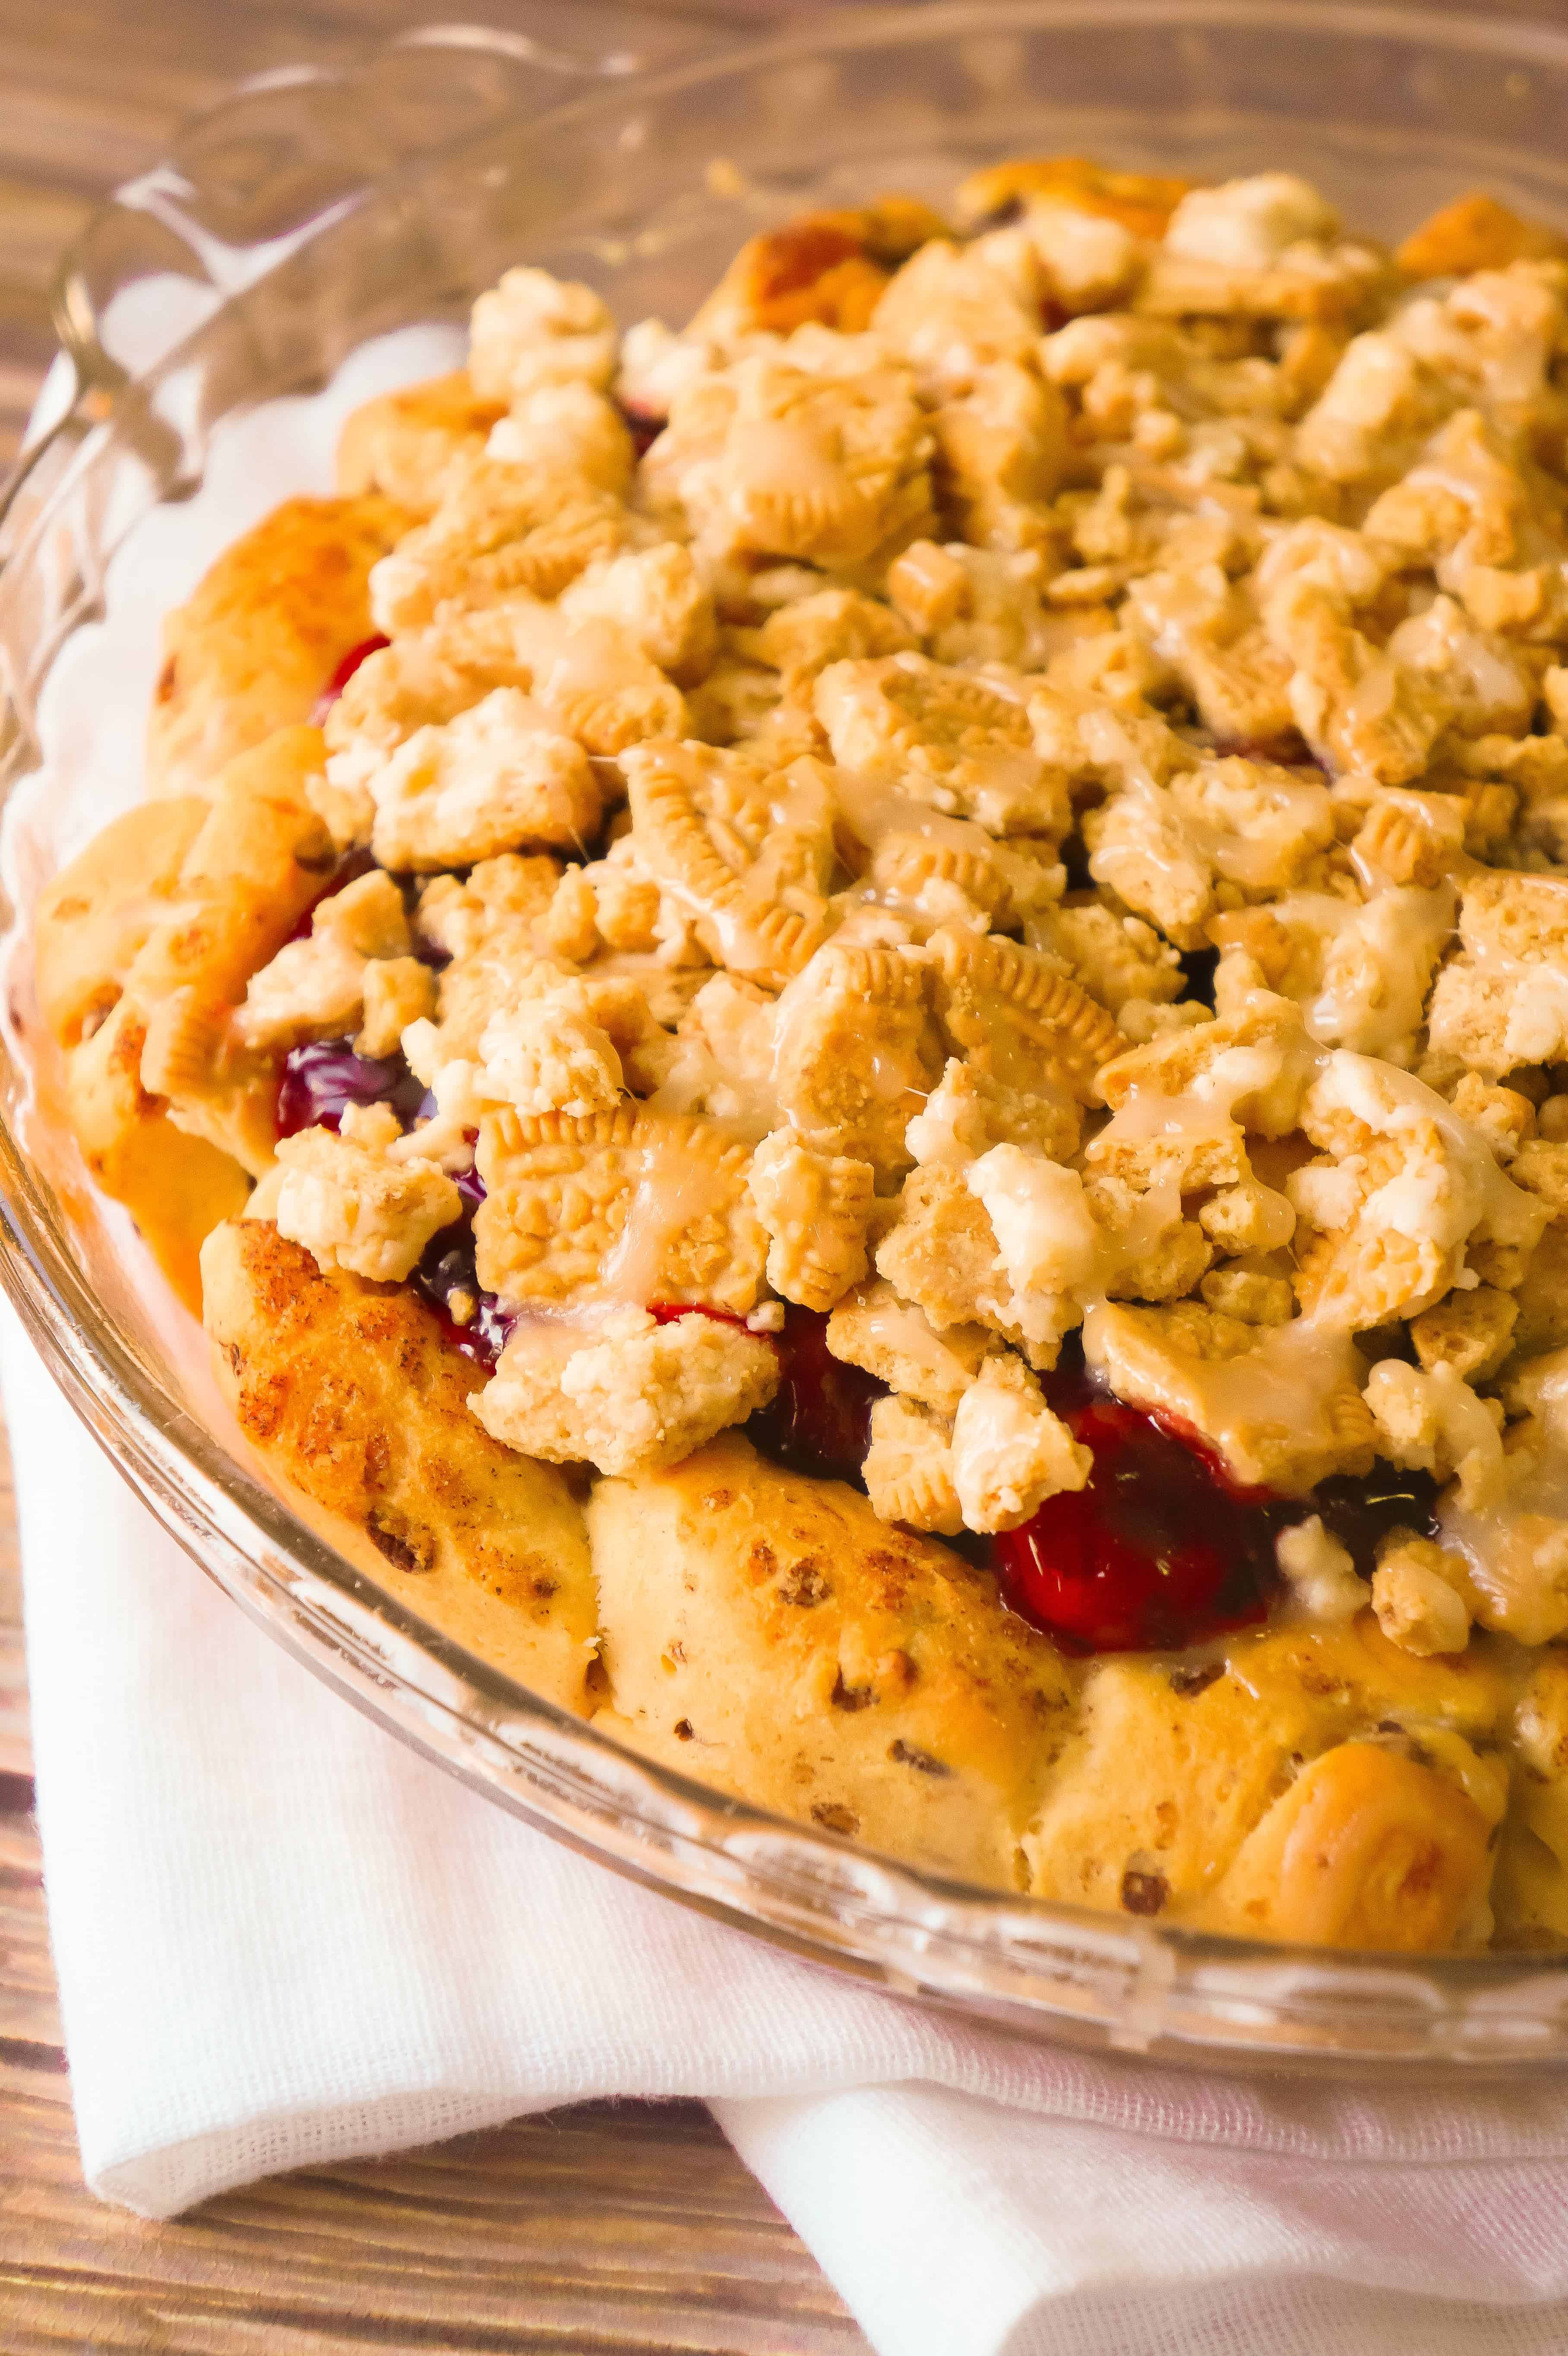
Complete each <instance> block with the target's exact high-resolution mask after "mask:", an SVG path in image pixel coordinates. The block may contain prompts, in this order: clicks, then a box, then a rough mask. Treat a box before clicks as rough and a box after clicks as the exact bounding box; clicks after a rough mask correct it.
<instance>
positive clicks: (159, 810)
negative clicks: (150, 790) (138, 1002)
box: [33, 794, 208, 1048]
mask: <svg viewBox="0 0 1568 2356" xmlns="http://www.w3.org/2000/svg"><path fill="white" fill-rule="evenodd" d="M207 815H208V803H207V802H206V801H205V800H204V799H203V798H202V797H201V796H200V795H199V794H180V795H176V796H171V797H170V798H167V799H166V800H163V801H155V802H142V803H140V804H139V805H138V806H137V808H136V809H130V810H127V811H126V812H125V814H124V816H123V818H117V819H115V820H114V821H113V823H112V825H110V826H106V827H105V828H104V830H103V831H102V833H101V834H95V835H94V836H93V838H92V841H91V842H90V843H88V844H87V846H86V848H85V849H84V850H82V851H79V852H78V853H77V855H76V857H75V858H74V859H73V860H72V861H71V862H70V863H69V866H66V867H62V868H61V870H60V872H59V874H58V875H57V876H56V877H55V878H54V880H53V882H52V883H50V884H49V885H48V888H47V889H46V890H45V892H44V893H43V894H42V896H41V897H40V899H39V901H38V908H37V916H36V917H35V919H34V950H33V960H34V961H33V980H34V987H35V989H36V990H37V999H38V1012H39V1013H40V1014H41V1015H42V1016H43V1019H44V1022H45V1024H46V1026H47V1027H48V1030H49V1031H50V1033H52V1034H53V1036H54V1037H55V1038H56V1039H57V1040H58V1041H59V1044H60V1045H61V1046H62V1047H66V1048H69V1047H75V1046H77V1045H79V1044H80V1042H81V1041H82V1040H83V1039H84V1038H90V1037H91V1034H92V1033H93V1032H94V1031H95V1030H97V1029H98V1027H99V1025H100V1024H101V1023H102V1022H103V1020H104V1019H105V1017H106V1016H107V1015H109V1014H111V1013H112V1012H113V1010H114V1007H115V1005H116V1003H117V1002H118V1001H119V998H120V995H121V992H122V991H123V989H124V987H125V982H126V978H127V976H128V975H129V973H130V971H131V969H132V966H133V964H134V962H135V959H136V957H137V954H138V952H139V951H140V950H141V948H142V947H143V944H144V942H145V940H146V938H147V936H148V934H149V933H150V932H151V931H152V929H153V927H154V926H155V925H156V924H159V923H161V922H162V921H163V919H164V918H165V916H168V915H170V913H171V912H172V909H173V905H174V902H175V897H176V893H177V891H178V888H179V879H180V870H181V868H182V867H183V865H184V863H185V858H186V853H187V851H189V849H190V847H191V844H192V843H193V842H194V841H195V840H196V838H197V834H198V833H199V832H200V830H201V828H202V825H203V823H204V822H205V820H206V818H207Z"/></svg>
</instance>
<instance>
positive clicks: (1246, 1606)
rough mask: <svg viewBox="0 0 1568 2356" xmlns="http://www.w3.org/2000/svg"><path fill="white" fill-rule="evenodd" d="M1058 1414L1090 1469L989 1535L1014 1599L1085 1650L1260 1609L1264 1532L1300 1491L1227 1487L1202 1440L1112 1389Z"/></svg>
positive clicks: (1270, 1549)
mask: <svg viewBox="0 0 1568 2356" xmlns="http://www.w3.org/2000/svg"><path fill="white" fill-rule="evenodd" d="M1064 1419H1065V1421H1066V1423H1067V1425H1068V1427H1069V1429H1070V1430H1071V1431H1072V1436H1073V1438H1074V1439H1075V1440H1078V1441H1080V1442H1081V1444H1082V1445H1083V1446H1084V1447H1086V1448H1089V1449H1092V1450H1093V1455H1094V1469H1093V1472H1092V1473H1091V1474H1090V1476H1089V1480H1088V1483H1087V1485H1086V1486H1085V1487H1084V1488H1083V1489H1076V1490H1063V1491H1061V1493H1060V1494H1058V1495H1056V1496H1054V1497H1049V1498H1047V1500H1046V1502H1045V1504H1044V1505H1042V1506H1041V1507H1040V1511H1039V1512H1038V1513H1037V1514H1036V1515H1034V1516H1033V1518H1032V1520H1030V1521H1028V1522H1026V1523H1025V1524H1024V1526H1023V1527H1022V1528H1021V1529H1017V1530H1008V1531H1005V1532H1003V1534H1002V1535H1001V1536H1000V1537H997V1539H996V1541H995V1550H996V1562H997V1569H998V1571H999V1572H1000V1574H1001V1578H1002V1582H1003V1586H1004V1588H1005V1590H1006V1592H1007V1596H1008V1601H1009V1602H1010V1603H1011V1604H1012V1605H1013V1607H1014V1609H1015V1610H1017V1611H1019V1612H1022V1613H1023V1614H1024V1616H1025V1617H1026V1618H1027V1619H1029V1620H1032V1621H1033V1622H1035V1624H1036V1625H1037V1626H1038V1627H1041V1628H1044V1629H1047V1630H1049V1632H1050V1633H1051V1635H1053V1636H1054V1637H1055V1638H1056V1639H1057V1641H1058V1642H1059V1643H1060V1644H1062V1645H1064V1646H1065V1647H1067V1648H1069V1649H1071V1650H1074V1651H1083V1652H1088V1653H1113V1652H1115V1653H1142V1652H1154V1651H1159V1652H1166V1651H1169V1652H1179V1651H1180V1650H1182V1649H1183V1647H1184V1646H1186V1645H1188V1644H1201V1643H1202V1642H1203V1641H1204V1640H1205V1639H1206V1638H1207V1637H1210V1636H1218V1635H1221V1634H1223V1633H1225V1632H1226V1631H1227V1630H1230V1629H1232V1628H1244V1627H1246V1626H1248V1625H1249V1624H1250V1623H1251V1622H1253V1621H1256V1620H1261V1619H1262V1618H1263V1617H1264V1612H1265V1610H1266V1608H1267V1601H1266V1600H1267V1596H1268V1591H1269V1589H1270V1586H1271V1585H1272V1583H1273V1581H1274V1578H1275V1538H1276V1537H1278V1535H1279V1532H1280V1531H1281V1530H1282V1529H1283V1528H1284V1527H1285V1524H1286V1523H1287V1522H1291V1521H1294V1520H1296V1518H1297V1517H1298V1516H1299V1515H1300V1513H1301V1511H1302V1508H1301V1507H1300V1505H1296V1504H1295V1503H1293V1502H1287V1501H1285V1500H1284V1499H1280V1498H1275V1497H1273V1496H1271V1495H1270V1494H1269V1493H1268V1492H1267V1491H1266V1490H1256V1489H1242V1490H1239V1489H1237V1488H1235V1487H1234V1486H1233V1484H1232V1483H1229V1482H1228V1481H1227V1480H1226V1478H1225V1476H1224V1474H1223V1472H1222V1469H1221V1466H1220V1465H1219V1464H1218V1463H1217V1462H1215V1460H1214V1458H1213V1457H1212V1456H1211V1455H1210V1454H1209V1452H1208V1451H1206V1450H1204V1449H1201V1448H1200V1447H1199V1446H1198V1445H1197V1444H1196V1443H1195V1442H1194V1441H1193V1440H1189V1439H1187V1438H1184V1437H1182V1436H1180V1435H1179V1434H1178V1433H1176V1432H1174V1431H1170V1430H1165V1429H1162V1427H1161V1426H1160V1424H1159V1423H1158V1422H1157V1420H1156V1419H1155V1418H1154V1417H1153V1416H1149V1415H1143V1414H1140V1413H1139V1412H1138V1410H1137V1409H1136V1408H1129V1407H1123V1406H1122V1405H1121V1403H1120V1401H1119V1400H1116V1399H1112V1398H1091V1399H1089V1400H1087V1401H1086V1402H1084V1403H1083V1404H1082V1405H1080V1406H1077V1407H1073V1408H1068V1409H1066V1410H1065V1412H1064Z"/></svg>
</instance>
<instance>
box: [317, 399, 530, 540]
mask: <svg viewBox="0 0 1568 2356" xmlns="http://www.w3.org/2000/svg"><path fill="white" fill-rule="evenodd" d="M506 413H507V409H506V403H505V402H499V401H485V400H482V399H481V397H480V395H479V394H478V393H476V392H475V390H474V383H473V380H472V379H471V377H470V376H469V373H468V371H467V369H454V370H453V373H452V374H451V375H450V376H435V377H432V378H430V379H429V380H428V381H427V382H426V383H424V384H411V385H408V386H406V387H405V388H404V389H403V390H402V391H399V392H383V393H380V394H379V395H378V396H377V398H376V399H375V400H374V401H367V402H364V403H362V405H361V406H360V407H359V408H358V409H356V410H355V411H354V412H352V413H351V414H350V416H349V417H348V418H347V420H346V421H345V423H344V427H343V431H342V433H341V434H339V435H338V437H337V487H338V489H339V490H340V491H341V492H342V493H343V495H344V497H345V498H362V497H363V496H364V495H365V494H366V493H367V492H379V493H380V495H381V496H382V497H383V498H389V499H393V500H395V501H396V502H397V504H398V506H399V507H400V508H404V509H407V510H408V513H409V516H410V518H411V519H418V518H422V517H425V516H429V515H433V514H434V513H435V510H436V509H437V508H438V507H439V506H440V505H441V494H442V482H443V477H444V476H445V474H446V471H447V468H448V467H449V466H451V464H452V462H453V458H458V457H461V456H463V455H464V453H465V452H466V453H470V454H472V455H474V456H475V457H477V456H478V455H479V453H480V452H481V451H482V450H483V449H484V447H485V442H486V440H487V439H488V436H489V433H490V428H491V427H492V425H494V424H495V423H496V420H497V419H498V418H502V417H505V415H506Z"/></svg>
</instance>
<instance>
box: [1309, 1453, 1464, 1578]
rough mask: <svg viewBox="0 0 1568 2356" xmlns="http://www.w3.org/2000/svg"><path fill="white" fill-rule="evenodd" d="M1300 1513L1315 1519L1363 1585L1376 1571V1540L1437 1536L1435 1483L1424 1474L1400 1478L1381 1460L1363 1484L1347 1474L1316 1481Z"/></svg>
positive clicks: (1411, 1473) (1413, 1473)
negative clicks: (1407, 1533) (1397, 1533)
mask: <svg viewBox="0 0 1568 2356" xmlns="http://www.w3.org/2000/svg"><path fill="white" fill-rule="evenodd" d="M1302 1510H1303V1512H1305V1513H1311V1514H1320V1515H1322V1518H1323V1526H1324V1528H1325V1529H1326V1530H1327V1531H1328V1535H1329V1537H1331V1538H1338V1539H1339V1544H1340V1545H1341V1546H1342V1547H1344V1548H1345V1550H1346V1552H1347V1553H1348V1554H1349V1557H1350V1558H1351V1560H1352V1561H1353V1562H1354V1564H1355V1566H1356V1569H1358V1570H1359V1571H1360V1574H1361V1576H1362V1578H1363V1579H1370V1578H1371V1575H1372V1572H1373V1571H1374V1570H1375V1569H1376V1568H1377V1551H1378V1540H1379V1539H1380V1538H1382V1537H1387V1536H1388V1533H1389V1532H1390V1530H1393V1529H1410V1530H1414V1531H1416V1532H1417V1533H1418V1534H1419V1535H1420V1536H1421V1537H1426V1538H1435V1537H1436V1536H1437V1532H1438V1522H1437V1483H1436V1482H1435V1480H1434V1479H1433V1477H1432V1475H1431V1473H1430V1472H1399V1471H1398V1470H1397V1469H1396V1468H1395V1467H1394V1466H1393V1465H1392V1464H1385V1463H1383V1462H1381V1460H1380V1461H1379V1462H1377V1463H1376V1464H1374V1465H1373V1467H1372V1469H1371V1472H1370V1473H1369V1474H1368V1475H1367V1477H1366V1479H1365V1480H1364V1481H1358V1480H1356V1479H1355V1478H1354V1477H1353V1476H1352V1475H1351V1474H1349V1473H1348V1472H1337V1473H1335V1475H1334V1477H1333V1478H1332V1480H1328V1481H1320V1482H1319V1483H1318V1484H1317V1488H1316V1489H1315V1490H1314V1491H1313V1493H1312V1496H1311V1499H1310V1501H1309V1502H1308V1503H1307V1505H1305V1506H1304V1507H1303V1509H1302Z"/></svg>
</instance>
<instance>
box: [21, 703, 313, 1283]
mask: <svg viewBox="0 0 1568 2356" xmlns="http://www.w3.org/2000/svg"><path fill="white" fill-rule="evenodd" d="M320 761H321V736H320V733H319V731H317V730H316V729H314V728H295V729H285V730H283V731H281V732H280V734H278V735H277V736H275V737H274V738H273V739H272V741H271V742H270V743H269V744H263V745H261V746H258V747H257V748H256V749H255V750H254V751H252V752H249V753H243V754H241V755H240V756H239V758H238V759H237V760H235V761H234V762H232V763H230V765H229V767H228V768H227V769H226V770H225V772H224V774H223V776H222V777H221V779H220V780H219V783H218V784H217V786H216V787H215V788H214V791H213V795H212V798H211V800H210V802H208V801H205V800H202V799H200V798H197V797H190V798H182V799H181V800H180V801H178V802H170V803H150V804H148V805H147V806H146V807H145V808H144V809H142V810H138V811H133V812H132V813H131V814H130V816H129V817H128V818H126V819H122V820H121V821H120V823H119V826H118V827H117V828H115V829H114V830H112V848H113V850H114V851H117V852H118V854H119V856H120V857H121V858H122V859H123V862H124V868H123V879H122V880H123V881H125V883H126V887H127V888H126V889H125V890H124V891H122V890H121V889H120V888H119V883H116V882H115V881H113V880H112V877H111V876H110V875H109V874H108V873H106V872H105V871H106V868H108V866H109V865H110V861H109V858H108V854H107V853H105V851H104V847H103V846H104V843H105V842H109V841H111V838H110V837H105V838H101V841H100V842H99V843H97V844H94V845H92V846H91V847H90V849H89V851H87V852H85V853H83V854H82V856H81V857H80V859H78V860H76V861H74V862H72V864H71V865H70V866H69V868H67V869H66V870H65V871H64V872H63V873H62V874H61V875H59V877H58V878H57V879H56V881H55V883H53V884H52V885H51V886H50V889H49V891H48V894H46V895H45V898H44V901H43V902H42V904H41V905H40V911H39V918H38V949H37V958H38V973H39V987H40V994H41V996H43V997H44V999H45V1000H46V1001H47V1004H48V1009H49V1011H50V1015H51V1020H52V1022H53V1025H54V1028H55V1032H56V1036H57V1037H58V1039H59V1043H60V1044H61V1045H62V1047H64V1049H65V1051H66V1088H67V1100H68V1102H69V1108H70V1115H71V1123H72V1126H73V1128H74V1129H75V1130H76V1134H77V1139H78V1141H79V1143H80V1146H81V1150H82V1152H83V1154H84V1156H85V1158H86V1161H87V1166H88V1168H89V1170H90V1171H91V1173H92V1175H93V1177H94V1178H95V1179H96V1180H97V1182H98V1183H99V1184H100V1185H101V1187H102V1188H103V1191H104V1193H105V1194H111V1195H112V1196H113V1197H114V1198H115V1200H116V1201H117V1202H122V1203H123V1204H124V1205H126V1207H127V1208H128V1209H129V1211H130V1212H131V1215H132V1216H133V1218H134V1219H135V1221H136V1224H137V1226H139V1227H140V1228H141V1230H142V1233H143V1235H144V1237H145V1239H146V1241H147V1243H148V1245H149V1246H150V1248H151V1249H152V1250H153V1252H154V1254H155V1257H156V1258H157V1260H158V1262H159V1265H160V1266H161V1267H162V1268H163V1269H164V1270H165V1273H166V1274H167V1276H168V1277H169V1280H170V1281H171V1282H172V1283H173V1284H174V1286H175V1288H176V1290H177V1291H178V1292H179V1294H180V1297H181V1299H182V1300H184V1301H187V1302H189V1303H191V1304H192V1305H195V1303H196V1301H197V1300H198V1299H199V1288H198V1284H197V1265H196V1258H197V1251H198V1249H199V1248H200V1245H201V1240H202V1237H204V1236H205V1235H206V1234H207V1233H208V1230H209V1228H211V1227H212V1226H215V1225H216V1224H217V1222H218V1221H219V1219H223V1218H228V1217H231V1216H232V1215H234V1214H235V1213H236V1212H237V1211H238V1210H239V1209H240V1206H241V1205H242V1204H243V1202H244V1200H245V1195H246V1193H247V1180H246V1175H245V1173H246V1169H247V1168H249V1169H250V1170H251V1171H252V1173H256V1172H259V1171H261V1170H262V1169H265V1168H266V1166H267V1164H268V1162H270V1161H271V1159H272V1134H273V1119H272V1115H273V1100H274V1097H275V1093H276V1081H275V1075H274V1073H273V1071H272V1065H271V1063H270V1061H267V1060H264V1059H263V1060H261V1061H257V1060H256V1059H253V1058H251V1059H247V1058H245V1057H243V1056H240V1057H239V1058H237V1059H235V1060H234V1061H233V1063H232V1064H231V1066H229V1068H228V1069H223V1068H220V1067H219V1064H218V1063H217V1061H216V1060H212V1057H214V1056H215V1055H216V1050H215V1049H214V1048H213V1046H212V1043H213V1042H214V1041H216V1040H217V1038H218V1037H219V1029H220V1024H221V1020H222V1017H223V1014H224V1012H225V1010H226V1009H227V1008H229V1007H231V1006H232V1005H234V1004H235V1003H236V1002H237V1001H239V1000H240V998H241V997H242V996H243V995H244V991H245V985H246V982H247V981H248V980H249V979H250V976H251V973H252V972H254V971H255V970H257V969H259V968H260V967H261V966H262V965H264V964H265V963H266V962H267V960H268V958H270V957H272V954H273V953H274V951H275V950H276V949H277V948H279V947H280V946H281V944H282V943H283V940H285V939H286V938H287V937H288V935H289V933H290V932H291V931H292V930H293V926H294V924H295V922H296V921H297V919H298V917H299V916H300V914H301V913H302V911H303V910H304V908H306V907H307V906H308V905H309V904H310V902H311V901H312V900H313V899H314V898H315V895H316V894H317V893H318V892H319V891H320V889H321V885H322V882H323V878H324V875H325V873H327V872H328V871H329V870H330V868H331V865H332V847H331V844H330V842H329V841H328V840H327V836H326V831H325V828H324V827H323V825H322V823H321V820H320V819H318V818H317V817H316V815H315V811H314V810H313V809H311V806H310V802H309V799H308V798H307V795H306V791H305V787H306V781H307V780H308V779H309V778H310V777H312V776H315V773H316V772H317V770H318V769H319V766H320ZM168 811H172V812H174V813H175V815H174V816H173V817H172V818H165V817H164V816H163V815H161V813H164V812H168ZM155 813H159V814H160V815H156V816H155ZM176 851H177V852H178V857H177V863H176ZM133 880H136V881H139V882H140V883H141V885H142V886H143V891H142V894H141V897H140V902H138V895H137V894H136V892H135V891H134V890H133V889H131V888H130V884H131V882H132V881H133ZM133 945H134V946H133ZM128 951H129V952H130V954H129V955H128V954H127V952H128ZM204 1042H205V1043H206V1050H205V1051H204V1044H203V1043H204ZM204 1052H208V1055H209V1059H208V1062H206V1063H205V1064H204V1062H203V1060H202V1055H203V1053H204ZM171 1109H172V1113H173V1116H174V1117H173V1118H171Z"/></svg>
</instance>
